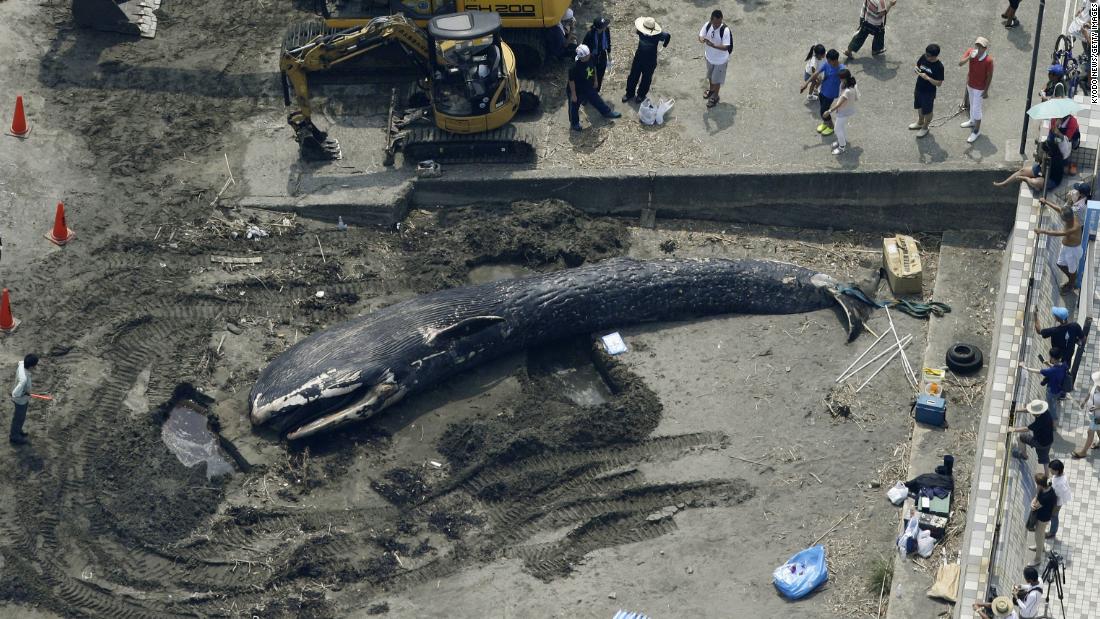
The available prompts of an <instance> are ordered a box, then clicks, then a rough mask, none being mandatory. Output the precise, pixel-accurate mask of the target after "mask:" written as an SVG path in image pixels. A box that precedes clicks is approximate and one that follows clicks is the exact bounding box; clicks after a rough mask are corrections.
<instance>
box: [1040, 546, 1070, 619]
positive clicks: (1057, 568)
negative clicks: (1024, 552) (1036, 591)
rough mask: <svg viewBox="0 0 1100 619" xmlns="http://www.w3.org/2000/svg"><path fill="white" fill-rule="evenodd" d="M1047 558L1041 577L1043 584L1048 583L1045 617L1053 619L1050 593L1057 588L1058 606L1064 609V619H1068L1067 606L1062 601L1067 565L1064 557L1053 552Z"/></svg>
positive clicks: (1044, 609)
mask: <svg viewBox="0 0 1100 619" xmlns="http://www.w3.org/2000/svg"><path fill="white" fill-rule="evenodd" d="M1047 557H1049V559H1048V560H1047V565H1046V567H1045V568H1043V575H1042V576H1040V577H1039V579H1040V580H1041V581H1042V582H1045V583H1047V595H1046V598H1045V599H1044V600H1043V605H1044V608H1043V617H1047V618H1050V619H1053V618H1052V617H1051V615H1050V592H1051V590H1052V589H1055V588H1056V589H1058V605H1059V606H1060V607H1061V608H1062V619H1066V604H1065V602H1063V601H1062V595H1063V591H1062V585H1063V584H1065V582H1066V565H1065V562H1064V561H1063V560H1062V555H1060V554H1058V553H1056V552H1054V551H1053V550H1051V551H1048V552H1047ZM1051 585H1053V586H1051Z"/></svg>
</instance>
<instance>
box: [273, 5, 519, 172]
mask: <svg viewBox="0 0 1100 619" xmlns="http://www.w3.org/2000/svg"><path fill="white" fill-rule="evenodd" d="M500 23H501V22H500V16H499V15H497V14H496V13H483V12H465V13H454V14H450V15H440V16H437V17H433V18H432V19H431V20H429V22H428V28H427V31H425V30H423V29H421V28H420V27H418V26H417V25H416V24H415V23H413V21H412V20H410V19H409V18H408V17H405V16H404V15H401V14H397V15H389V16H385V17H376V18H374V19H372V20H370V21H369V22H367V23H366V24H365V25H362V26H357V27H353V28H348V29H345V30H339V31H336V32H331V33H322V34H317V35H316V36H312V38H309V39H308V40H307V41H304V42H303V39H304V38H305V37H303V36H302V35H301V31H300V30H295V29H292V30H291V31H290V33H288V35H287V40H286V41H285V42H284V48H283V54H282V59H281V61H280V70H281V71H282V76H283V95H284V97H285V99H286V103H287V105H291V98H290V93H291V90H293V92H294V98H295V103H296V106H297V109H294V110H293V111H291V112H290V114H289V115H288V116H287V122H288V123H289V124H290V126H291V127H292V128H293V129H294V133H295V138H296V139H297V141H298V144H299V147H300V150H301V155H302V157H303V158H304V159H311V160H331V159H339V158H340V157H341V151H340V145H339V143H338V142H337V141H336V140H335V139H334V138H331V137H329V135H328V133H326V132H325V131H322V130H321V129H319V128H318V127H317V126H316V125H315V124H314V123H313V120H312V108H311V105H310V94H309V84H308V77H309V74H310V73H315V72H323V71H330V70H334V69H336V68H338V67H339V66H340V65H341V64H342V63H348V62H351V61H353V60H355V59H357V58H361V57H363V56H364V55H366V54H369V53H371V52H372V51H374V50H376V49H379V48H381V47H382V46H384V45H387V44H389V43H397V44H399V45H400V46H401V47H402V48H403V49H404V51H405V52H406V53H407V54H408V56H409V57H410V58H411V59H412V60H413V62H414V63H415V64H416V65H417V66H418V67H419V68H420V69H421V70H422V71H423V77H422V79H421V80H420V81H419V82H418V85H419V86H420V88H421V92H420V93H419V94H420V97H419V98H421V99H423V97H424V95H426V97H427V101H428V105H427V106H422V107H420V108H415V109H410V110H399V109H398V108H397V101H396V98H397V97H396V94H395V95H394V97H393V99H392V100H391V103H390V117H389V122H388V127H387V137H386V158H385V164H386V165H393V162H394V156H395V153H396V152H397V151H398V150H401V151H403V153H404V156H405V159H406V161H421V160H424V159H433V160H436V161H444V162H446V161H480V162H500V163H511V162H526V161H530V160H531V159H532V158H533V157H534V154H535V153H534V141H533V140H532V139H529V138H528V137H526V136H525V135H523V134H522V133H521V132H520V131H519V130H518V129H517V128H516V127H515V126H514V125H511V124H510V122H511V120H512V118H513V117H514V116H515V115H516V114H517V113H520V112H527V111H533V110H535V109H536V108H537V107H538V104H539V96H538V93H537V91H534V90H524V91H521V90H520V82H519V79H518V78H517V77H516V59H515V55H514V54H513V53H512V50H511V48H509V47H508V45H507V44H505V43H504V41H503V40H502V39H501V35H500V30H501V26H500ZM413 98H414V99H415V98H417V97H413ZM418 121H429V122H426V123H422V124H426V125H427V126H416V125H417V124H418Z"/></svg>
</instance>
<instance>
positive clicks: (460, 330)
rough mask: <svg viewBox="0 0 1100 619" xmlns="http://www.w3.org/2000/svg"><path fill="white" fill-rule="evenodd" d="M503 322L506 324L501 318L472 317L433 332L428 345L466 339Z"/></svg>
mask: <svg viewBox="0 0 1100 619" xmlns="http://www.w3.org/2000/svg"><path fill="white" fill-rule="evenodd" d="M501 322H504V318H502V317H500V316H471V317H469V318H463V319H462V320H460V321H458V322H456V323H454V324H453V325H447V326H446V327H443V328H442V329H436V330H434V331H432V333H431V334H430V335H429V336H428V343H429V344H435V343H438V342H440V341H443V340H449V339H456V338H460V337H466V336H467V335H472V334H474V333H477V332H478V331H481V330H482V329H488V328H489V327H491V326H493V325H495V324H497V323H501Z"/></svg>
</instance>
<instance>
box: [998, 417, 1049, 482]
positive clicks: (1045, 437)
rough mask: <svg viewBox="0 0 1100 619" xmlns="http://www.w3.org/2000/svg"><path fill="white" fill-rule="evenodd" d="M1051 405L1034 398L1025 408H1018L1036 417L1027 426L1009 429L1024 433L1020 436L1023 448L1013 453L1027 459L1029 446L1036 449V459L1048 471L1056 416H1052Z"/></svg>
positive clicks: (1044, 470)
mask: <svg viewBox="0 0 1100 619" xmlns="http://www.w3.org/2000/svg"><path fill="white" fill-rule="evenodd" d="M1049 409H1050V407H1049V406H1048V405H1047V403H1046V402H1044V401H1043V400H1032V401H1031V402H1029V403H1028V405H1027V406H1026V407H1024V408H1020V409H1017V410H1016V412H1017V413H1024V412H1026V413H1028V414H1030V415H1031V416H1032V417H1033V418H1034V419H1033V420H1032V422H1031V423H1029V424H1027V425H1026V426H1018V427H1015V428H1011V429H1009V432H1016V433H1024V432H1027V434H1024V435H1023V436H1021V437H1020V438H1019V440H1020V445H1021V446H1022V448H1021V449H1020V450H1018V451H1014V452H1013V455H1015V456H1016V457H1018V458H1020V459H1021V460H1027V448H1028V447H1032V448H1034V449H1035V459H1036V460H1038V461H1039V464H1042V465H1043V472H1044V473H1045V472H1047V465H1048V464H1050V446H1051V445H1053V444H1054V418H1053V417H1051V416H1050V410H1049Z"/></svg>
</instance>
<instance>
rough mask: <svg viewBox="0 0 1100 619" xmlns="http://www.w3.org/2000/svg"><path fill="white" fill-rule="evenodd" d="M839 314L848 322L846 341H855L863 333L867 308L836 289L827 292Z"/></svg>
mask: <svg viewBox="0 0 1100 619" xmlns="http://www.w3.org/2000/svg"><path fill="white" fill-rule="evenodd" d="M829 295H830V296H832V297H833V300H835V301H836V304H837V305H838V306H840V312H841V313H842V314H844V317H845V319H846V320H847V321H848V341H849V342H851V341H852V340H854V339H856V338H857V337H858V336H859V334H860V333H862V332H863V321H864V320H866V319H867V306H866V305H864V304H863V303H861V302H859V301H856V300H855V299H853V298H852V297H850V296H848V295H846V294H844V293H842V292H840V291H839V290H836V289H831V290H829Z"/></svg>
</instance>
